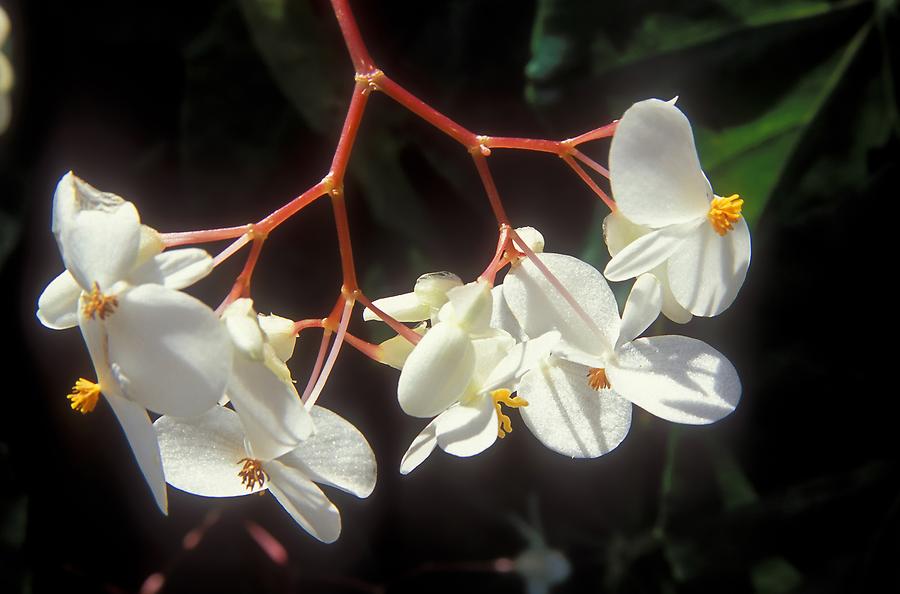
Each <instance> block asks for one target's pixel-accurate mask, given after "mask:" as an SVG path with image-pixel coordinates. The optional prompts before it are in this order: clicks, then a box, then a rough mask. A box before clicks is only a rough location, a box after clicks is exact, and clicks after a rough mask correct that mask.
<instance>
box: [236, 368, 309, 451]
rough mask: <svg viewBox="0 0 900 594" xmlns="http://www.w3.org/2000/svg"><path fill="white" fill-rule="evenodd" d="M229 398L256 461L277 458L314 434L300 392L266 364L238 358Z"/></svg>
mask: <svg viewBox="0 0 900 594" xmlns="http://www.w3.org/2000/svg"><path fill="white" fill-rule="evenodd" d="M228 396H229V397H230V398H231V403H232V404H233V405H234V410H235V411H236V412H237V413H238V417H239V418H240V420H241V424H242V425H243V426H244V435H246V436H247V441H248V442H249V443H250V451H251V453H252V454H253V457H254V458H259V459H261V460H271V459H273V458H277V457H279V456H281V455H283V454H286V453H287V452H289V451H291V450H293V449H294V448H295V447H297V445H299V443H300V442H301V441H302V440H304V439H306V438H307V437H309V436H310V435H311V434H312V431H313V422H312V418H311V417H310V415H309V411H307V410H306V407H304V406H303V401H301V400H300V397H299V396H298V395H297V391H296V390H295V389H294V388H293V386H292V385H290V384H287V383H285V382H283V381H282V380H281V379H279V378H278V377H277V376H276V375H275V374H274V373H272V372H271V371H270V370H269V368H268V367H266V366H265V365H264V364H263V363H260V362H258V361H251V360H250V359H247V358H246V357H244V356H243V355H240V354H235V357H234V370H233V371H232V374H231V379H230V380H229V382H228Z"/></svg>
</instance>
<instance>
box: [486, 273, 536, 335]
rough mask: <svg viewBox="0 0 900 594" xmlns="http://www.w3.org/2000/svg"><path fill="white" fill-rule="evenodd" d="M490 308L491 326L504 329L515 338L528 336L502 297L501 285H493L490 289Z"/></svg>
mask: <svg viewBox="0 0 900 594" xmlns="http://www.w3.org/2000/svg"><path fill="white" fill-rule="evenodd" d="M491 294H492V295H491V297H492V299H491V300H492V310H491V328H499V329H501V330H504V331H505V332H506V333H508V334H509V335H510V336H512V337H513V338H515V339H516V340H525V339H526V338H528V337H527V336H525V333H524V332H523V331H522V327H521V326H519V321H518V320H517V319H516V316H514V315H513V312H512V310H511V309H509V305H507V303H506V299H505V298H504V297H503V285H495V286H494V288H493V289H491Z"/></svg>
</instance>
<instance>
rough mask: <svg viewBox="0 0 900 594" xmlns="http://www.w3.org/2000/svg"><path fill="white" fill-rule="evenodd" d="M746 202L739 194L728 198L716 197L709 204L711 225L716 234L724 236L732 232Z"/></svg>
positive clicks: (708, 214)
mask: <svg viewBox="0 0 900 594" xmlns="http://www.w3.org/2000/svg"><path fill="white" fill-rule="evenodd" d="M743 205H744V201H743V200H742V199H741V197H740V196H738V195H737V194H732V195H731V196H728V197H727V198H722V197H720V196H716V197H715V198H713V201H712V202H710V203H709V213H707V215H706V216H707V217H708V218H709V224H710V225H712V226H713V229H715V230H716V233H718V234H719V235H722V236H724V235H725V234H726V233H728V232H729V231H731V228H732V226H733V225H734V223H735V222H736V221H737V220H738V219H739V218H741V207H742V206H743Z"/></svg>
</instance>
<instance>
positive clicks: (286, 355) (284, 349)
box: [258, 314, 297, 361]
mask: <svg viewBox="0 0 900 594" xmlns="http://www.w3.org/2000/svg"><path fill="white" fill-rule="evenodd" d="M258 320H259V326H260V328H262V330H263V332H265V333H266V338H267V339H268V341H269V344H270V345H272V348H273V349H275V355H277V356H278V358H279V359H281V360H282V361H287V360H288V359H290V358H291V355H293V354H294V345H295V344H296V342H297V334H296V333H295V332H294V321H293V320H289V319H287V318H283V317H281V316H276V315H275V314H271V315H268V316H267V315H264V314H259V316H258Z"/></svg>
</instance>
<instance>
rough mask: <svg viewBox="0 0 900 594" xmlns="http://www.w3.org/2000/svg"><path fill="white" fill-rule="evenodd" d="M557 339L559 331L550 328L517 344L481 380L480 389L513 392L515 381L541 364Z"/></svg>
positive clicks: (554, 345)
mask: <svg viewBox="0 0 900 594" xmlns="http://www.w3.org/2000/svg"><path fill="white" fill-rule="evenodd" d="M559 340H560V334H559V332H557V331H556V330H551V331H550V332H547V333H545V334H542V335H540V336H538V337H537V338H533V339H531V340H527V341H525V342H522V343H519V344H517V345H516V346H515V347H513V348H512V349H510V350H509V351H508V352H507V354H506V357H504V358H503V360H502V361H500V363H498V364H497V365H496V366H495V367H494V369H493V370H492V371H491V374H490V376H488V378H487V379H486V380H485V381H484V382H483V384H482V390H484V391H486V392H487V391H493V390H496V389H498V388H506V389H508V390H511V391H513V392H514V391H515V390H516V382H517V381H518V380H519V379H520V378H521V377H522V376H523V375H525V374H526V373H528V372H529V371H531V370H532V369H533V368H535V367H537V366H538V365H541V364H542V362H543V361H545V360H546V359H547V357H549V356H550V353H551V352H552V350H553V348H554V347H556V345H557V343H558V342H559Z"/></svg>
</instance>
